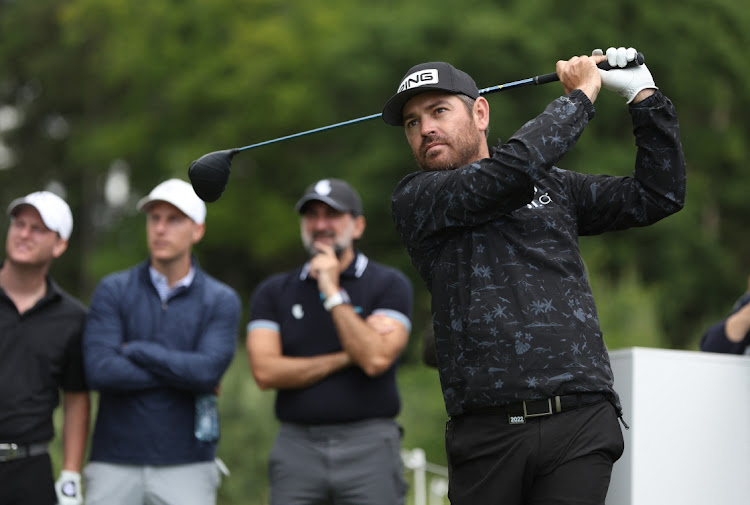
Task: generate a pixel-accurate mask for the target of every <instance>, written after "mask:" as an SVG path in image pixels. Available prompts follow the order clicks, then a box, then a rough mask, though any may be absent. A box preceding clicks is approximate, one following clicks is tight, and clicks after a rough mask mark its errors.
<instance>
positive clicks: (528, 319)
mask: <svg viewBox="0 0 750 505" xmlns="http://www.w3.org/2000/svg"><path fill="white" fill-rule="evenodd" d="M636 54H637V53H636V51H635V49H633V48H629V49H625V48H610V49H608V50H607V52H606V55H604V54H602V51H600V50H596V51H594V53H593V54H592V55H591V56H580V57H573V58H571V59H569V60H567V61H558V62H557V67H556V70H557V74H558V76H559V77H560V82H561V84H562V86H563V90H564V93H565V94H564V95H563V96H560V97H559V98H557V99H555V100H554V101H552V102H551V103H550V104H549V105H548V106H547V108H546V109H545V110H544V112H542V113H541V114H539V115H538V116H537V117H535V118H534V119H532V120H531V121H529V122H528V123H526V124H525V125H524V126H522V127H521V129H519V130H518V131H517V132H516V133H515V134H513V135H512V137H511V138H510V139H509V140H508V141H507V143H504V144H503V143H501V142H498V144H497V146H496V147H493V148H488V145H487V141H486V132H487V128H488V125H489V114H490V111H489V104H488V103H487V100H486V99H485V98H483V97H481V96H479V92H478V90H477V86H476V84H475V83H474V80H473V79H472V78H471V77H470V76H469V75H467V74H466V73H464V72H462V71H460V70H457V69H456V68H454V67H453V66H451V65H450V64H448V63H443V62H432V63H423V64H420V65H417V66H415V67H413V68H411V69H410V70H408V71H407V72H406V74H405V76H404V78H403V80H402V81H401V84H400V85H399V86H398V88H397V92H396V94H395V95H394V96H393V97H392V98H391V99H390V100H389V101H388V103H387V104H386V105H385V108H384V109H383V119H384V120H385V122H386V123H388V124H390V125H395V126H402V127H403V128H404V132H405V133H406V139H407V141H408V142H409V145H410V146H411V149H412V152H413V154H414V157H415V159H416V161H417V164H418V165H419V168H420V169H421V170H420V171H418V172H415V173H412V174H410V175H407V176H406V177H404V178H403V179H402V180H401V181H400V182H399V183H398V185H397V186H396V188H395V190H394V192H393V196H392V212H393V218H394V220H395V223H396V227H397V230H398V232H399V234H400V235H401V238H402V239H403V241H404V244H405V245H406V249H407V251H408V253H409V255H410V257H411V260H412V263H413V264H414V266H415V267H416V268H417V270H418V271H419V273H420V275H421V277H422V278H423V279H424V281H425V283H426V284H427V286H428V288H429V289H430V291H431V293H432V312H433V324H434V333H435V345H436V356H437V364H438V369H439V372H440V381H441V385H442V389H443V397H444V400H445V406H446V410H447V413H448V415H449V416H450V419H449V421H448V423H447V427H446V451H447V454H448V464H449V467H450V490H449V498H450V500H451V503H452V504H453V505H490V504H491V505H498V504H500V503H502V504H503V505H520V504H524V505H526V504H550V503H555V504H573V503H575V504H591V505H594V504H596V505H601V504H603V503H604V500H605V497H606V494H607V489H608V487H609V481H610V476H611V472H612V466H613V464H614V462H615V461H616V460H617V459H618V458H619V457H620V456H621V454H622V452H623V438H622V432H621V430H620V426H619V424H618V418H621V417H622V409H621V406H620V401H619V399H618V396H617V394H616V393H615V391H614V389H613V382H614V379H613V375H612V369H611V368H610V364H609V357H608V354H607V349H606V346H605V344H604V341H603V338H602V333H601V330H600V327H599V321H598V316H597V312H596V307H595V305H594V299H593V295H592V292H591V288H590V286H589V284H588V280H587V276H586V271H585V267H584V264H583V260H582V259H581V256H580V253H579V249H578V237H579V236H582V235H596V234H599V233H603V232H607V231H614V230H623V229H626V228H630V227H635V226H647V225H650V224H653V223H655V222H657V221H659V220H660V219H662V218H664V217H666V216H669V215H670V214H673V213H675V212H677V211H679V210H680V209H681V208H682V207H683V205H684V201H685V160H684V156H683V152H682V147H681V143H680V134H679V126H678V122H677V116H676V114H675V109H674V106H673V105H672V102H671V101H670V100H669V99H668V98H667V97H666V96H664V95H663V94H662V93H661V92H660V91H659V90H658V88H657V87H656V85H655V84H654V80H653V77H652V76H651V73H650V71H649V70H648V68H647V67H646V65H640V66H634V67H627V68H625V67H626V66H627V64H628V62H630V61H632V60H633V59H634V58H635V57H636ZM604 60H607V61H608V62H609V64H610V65H612V67H615V69H613V70H610V71H602V70H600V69H598V68H597V67H596V64H597V63H599V62H602V61H604ZM602 86H604V88H605V89H609V90H611V91H614V92H616V93H618V94H619V95H621V96H623V97H624V98H625V99H626V101H627V103H628V104H629V110H630V115H631V117H632V121H633V131H634V134H635V143H636V145H637V148H638V150H637V154H636V158H635V171H634V173H633V176H632V177H613V176H606V175H589V174H584V173H579V172H573V171H568V170H564V169H562V168H558V167H557V166H555V165H556V163H558V161H559V160H560V159H561V158H562V156H563V155H564V154H565V153H566V152H568V151H569V150H571V149H572V148H573V146H574V145H575V143H576V141H577V140H578V138H579V137H580V135H581V134H582V133H583V130H584V128H585V127H586V125H587V124H588V123H589V121H591V120H592V119H593V117H594V105H593V104H594V102H595V100H596V98H597V95H598V94H599V91H600V88H601V87H602Z"/></svg>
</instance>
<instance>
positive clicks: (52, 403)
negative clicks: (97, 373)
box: [0, 191, 90, 505]
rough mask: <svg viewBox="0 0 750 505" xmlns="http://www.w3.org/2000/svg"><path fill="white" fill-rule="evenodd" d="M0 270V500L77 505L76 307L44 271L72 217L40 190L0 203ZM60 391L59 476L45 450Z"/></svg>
mask: <svg viewBox="0 0 750 505" xmlns="http://www.w3.org/2000/svg"><path fill="white" fill-rule="evenodd" d="M8 213H9V214H10V217H11V219H10V227H9V228H8V234H7V237H6V241H5V254H6V256H5V261H4V262H3V263H2V265H1V266H0V484H1V485H0V504H1V505H6V504H12V505H53V504H55V503H59V505H80V504H81V503H83V497H82V493H81V467H82V465H83V459H84V457H85V451H86V441H87V438H88V431H89V415H90V398H89V392H88V388H87V385H86V379H85V374H84V368H83V358H82V350H81V336H82V333H83V326H84V321H85V318H86V308H85V307H84V306H83V304H81V302H79V301H78V300H76V299H75V298H73V297H72V296H70V295H69V294H67V293H66V292H65V291H63V290H62V289H61V288H60V287H59V286H58V285H57V284H56V283H55V282H54V280H53V279H52V277H51V276H50V275H49V269H50V266H51V264H52V261H53V260H55V259H56V258H59V257H60V256H61V255H62V254H63V253H64V252H65V250H66V249H67V247H68V240H69V239H70V234H71V232H72V230H73V215H72V213H71V212H70V208H69V207H68V204H67V203H65V201H64V200H63V199H62V198H60V197H59V196H57V195H55V194H54V193H51V192H49V191H37V192H35V193H31V194H29V195H26V196H25V197H22V198H18V199H16V200H13V202H11V204H10V206H9V207H8ZM60 390H62V392H63V395H62V396H63V401H62V405H63V411H64V414H63V426H62V452H63V459H62V470H61V472H60V476H59V478H58V480H57V481H56V482H55V480H54V473H53V469H52V461H51V459H50V456H49V453H48V445H49V443H50V441H51V440H52V439H53V438H54V436H55V427H54V423H53V417H52V415H53V412H54V411H55V409H56V408H57V406H58V404H59V403H60Z"/></svg>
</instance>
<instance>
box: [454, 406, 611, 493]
mask: <svg viewBox="0 0 750 505" xmlns="http://www.w3.org/2000/svg"><path fill="white" fill-rule="evenodd" d="M445 446H446V450H447V453H448V472H449V491H448V497H449V498H450V501H451V504H452V505H542V504H544V505H563V504H565V505H572V504H575V505H603V504H604V499H605V498H606V496H607V489H608V488H609V481H610V477H611V475H612V466H613V465H614V463H615V461H617V460H618V459H619V458H620V456H622V452H623V449H624V443H623V438H622V431H621V429H620V425H619V422H618V420H617V414H616V412H615V408H614V407H613V406H612V404H610V403H609V402H608V401H602V402H600V403H597V404H595V405H591V406H586V407H581V408H579V409H575V410H570V411H567V412H561V413H559V414H553V415H551V416H544V417H536V418H529V419H527V421H526V424H522V425H512V424H509V423H508V416H507V415H506V414H503V413H481V414H468V415H462V416H456V417H453V418H451V419H450V420H449V421H448V423H447V427H446V434H445Z"/></svg>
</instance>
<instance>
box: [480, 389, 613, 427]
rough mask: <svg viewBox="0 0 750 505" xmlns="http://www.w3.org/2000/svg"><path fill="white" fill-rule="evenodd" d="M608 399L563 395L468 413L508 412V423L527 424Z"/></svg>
mask: <svg viewBox="0 0 750 505" xmlns="http://www.w3.org/2000/svg"><path fill="white" fill-rule="evenodd" d="M606 399H607V397H606V396H605V395H603V394H600V393H581V394H575V395H562V396H555V397H553V398H545V399H543V400H525V401H522V402H517V403H509V404H507V405H500V406H497V407H488V408H484V409H475V410H472V411H470V412H468V414H507V416H508V423H510V424H525V423H526V419H528V418H533V417H542V416H551V415H552V414H558V413H560V412H566V411H569V410H574V409H577V408H580V407H585V406H588V405H594V404H595V403H599V402H601V401H603V400H606Z"/></svg>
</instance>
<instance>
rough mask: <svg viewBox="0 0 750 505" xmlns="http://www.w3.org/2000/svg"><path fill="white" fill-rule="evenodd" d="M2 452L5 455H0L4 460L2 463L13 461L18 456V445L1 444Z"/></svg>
mask: <svg viewBox="0 0 750 505" xmlns="http://www.w3.org/2000/svg"><path fill="white" fill-rule="evenodd" d="M0 451H2V453H3V454H0V458H2V459H0V461H11V460H13V459H16V456H18V446H17V445H16V444H0Z"/></svg>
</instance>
